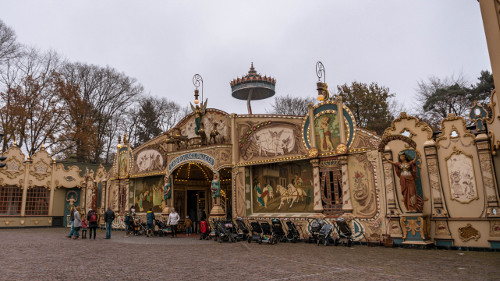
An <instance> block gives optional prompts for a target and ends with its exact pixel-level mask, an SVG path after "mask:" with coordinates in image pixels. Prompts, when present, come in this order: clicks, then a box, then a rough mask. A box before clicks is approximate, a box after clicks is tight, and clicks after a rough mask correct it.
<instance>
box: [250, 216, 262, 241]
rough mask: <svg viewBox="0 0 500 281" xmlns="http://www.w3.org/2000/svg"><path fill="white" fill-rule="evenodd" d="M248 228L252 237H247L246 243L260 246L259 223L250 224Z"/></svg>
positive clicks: (260, 228) (260, 232)
mask: <svg viewBox="0 0 500 281" xmlns="http://www.w3.org/2000/svg"><path fill="white" fill-rule="evenodd" d="M250 227H251V228H252V235H250V236H248V243H251V242H252V241H255V242H258V243H259V244H262V227H260V224H259V222H257V221H253V222H251V223H250Z"/></svg>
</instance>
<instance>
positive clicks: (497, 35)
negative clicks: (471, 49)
mask: <svg viewBox="0 0 500 281" xmlns="http://www.w3.org/2000/svg"><path fill="white" fill-rule="evenodd" d="M478 2H479V6H480V8H481V15H482V17H483V25H484V33H485V35H486V43H487V45H488V51H489V54H490V62H491V70H492V72H493V80H494V81H495V89H497V91H498V90H499V89H500V86H499V85H500V12H499V11H500V2H499V1H498V0H479V1H478ZM492 102H493V101H492ZM496 103H497V104H500V95H497V100H496Z"/></svg>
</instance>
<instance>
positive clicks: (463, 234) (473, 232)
mask: <svg viewBox="0 0 500 281" xmlns="http://www.w3.org/2000/svg"><path fill="white" fill-rule="evenodd" d="M458 237H460V240H462V241H463V242H467V241H469V240H471V239H474V240H475V241H477V240H479V238H481V233H480V232H479V230H477V229H475V228H474V227H472V225H471V224H470V223H468V224H467V225H466V226H464V227H459V228H458Z"/></svg>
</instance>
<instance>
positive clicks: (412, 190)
mask: <svg viewBox="0 0 500 281" xmlns="http://www.w3.org/2000/svg"><path fill="white" fill-rule="evenodd" d="M417 157H418V151H417V154H416V156H415V158H414V159H413V160H410V159H409V156H408V154H406V153H404V152H403V151H401V152H400V153H399V154H398V158H399V159H398V160H399V162H393V161H391V160H389V159H387V158H386V160H387V162H389V163H391V164H392V165H394V168H395V169H396V174H397V175H398V177H399V183H400V185H401V192H402V193H403V201H404V204H405V207H406V209H407V210H408V212H410V213H421V212H422V210H423V200H422V198H421V197H420V196H419V195H418V194H417V187H416V185H415V179H416V178H417V165H416V161H417Z"/></svg>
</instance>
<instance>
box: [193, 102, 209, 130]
mask: <svg viewBox="0 0 500 281" xmlns="http://www.w3.org/2000/svg"><path fill="white" fill-rule="evenodd" d="M207 102H208V99H206V100H205V102H203V101H201V106H199V105H196V106H193V105H192V104H191V103H189V105H191V109H192V110H193V113H194V122H195V124H196V126H195V128H194V133H195V134H196V135H199V130H200V128H201V119H202V118H203V115H205V112H206V108H207Z"/></svg>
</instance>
